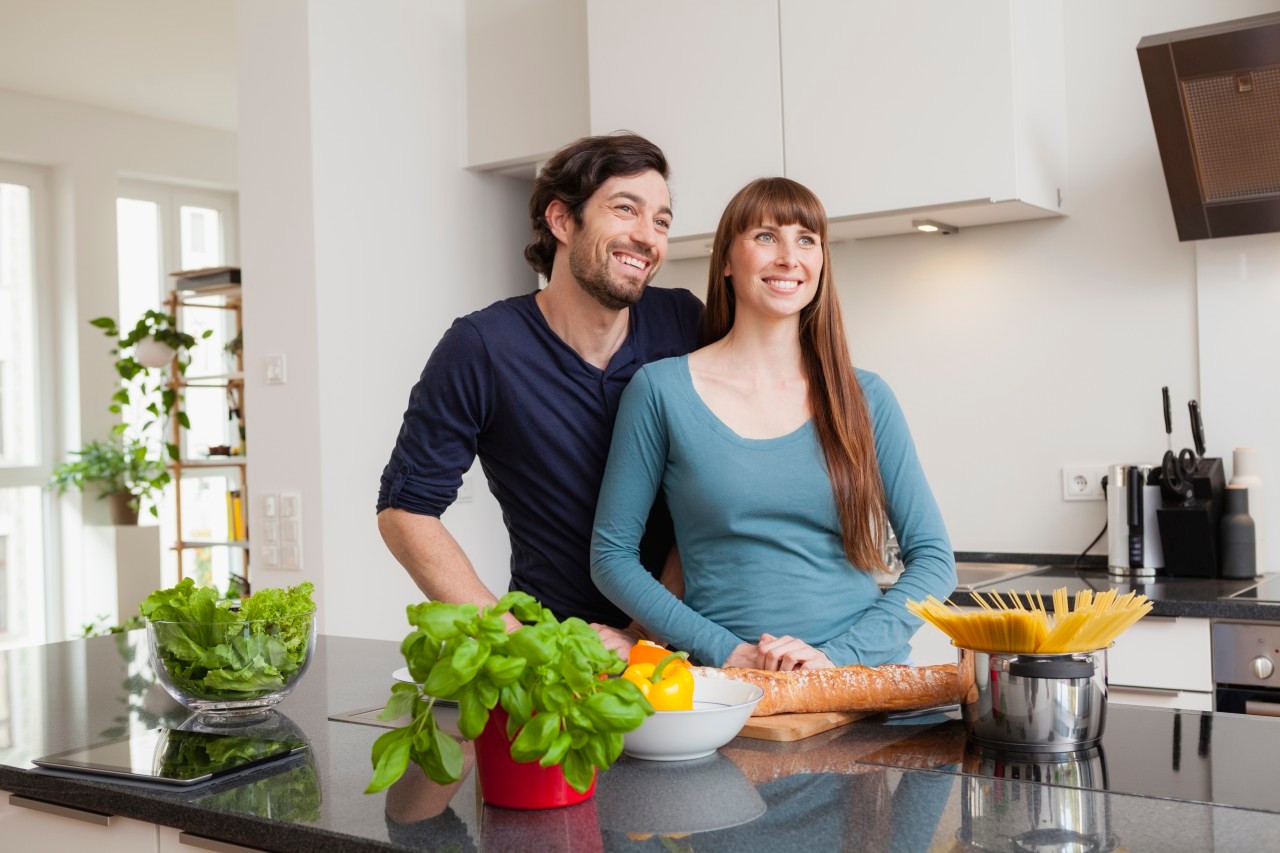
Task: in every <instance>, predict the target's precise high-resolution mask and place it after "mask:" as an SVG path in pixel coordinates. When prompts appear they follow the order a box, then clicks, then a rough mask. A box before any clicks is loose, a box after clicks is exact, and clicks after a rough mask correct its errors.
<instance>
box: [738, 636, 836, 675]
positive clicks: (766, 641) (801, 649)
mask: <svg viewBox="0 0 1280 853" xmlns="http://www.w3.org/2000/svg"><path fill="white" fill-rule="evenodd" d="M757 649H758V650H759V656H760V666H759V669H776V670H779V671H781V672H790V671H791V670H793V669H827V668H829V667H833V666H835V664H833V663H832V662H831V659H830V658H828V657H827V656H826V655H825V654H823V653H822V652H820V651H818V650H817V649H815V648H814V647H813V646H811V645H809V644H808V643H805V642H803V641H801V640H797V639H796V638H795V637H790V636H782V637H775V636H773V635H772V634H761V635H760V645H759V646H757Z"/></svg>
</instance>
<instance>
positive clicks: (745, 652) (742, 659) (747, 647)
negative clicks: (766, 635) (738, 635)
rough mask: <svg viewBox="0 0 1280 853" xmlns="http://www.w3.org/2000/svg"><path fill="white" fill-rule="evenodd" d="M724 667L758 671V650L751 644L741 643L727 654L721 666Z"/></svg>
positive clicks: (757, 647)
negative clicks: (738, 667)
mask: <svg viewBox="0 0 1280 853" xmlns="http://www.w3.org/2000/svg"><path fill="white" fill-rule="evenodd" d="M721 666H724V667H730V666H740V667H743V668H745V669H760V668H761V666H760V648H759V646H756V645H753V644H751V643H742V644H740V645H739V646H738V647H737V648H736V649H734V650H733V651H732V652H730V653H729V656H728V657H727V658H725V659H724V663H722V664H721Z"/></svg>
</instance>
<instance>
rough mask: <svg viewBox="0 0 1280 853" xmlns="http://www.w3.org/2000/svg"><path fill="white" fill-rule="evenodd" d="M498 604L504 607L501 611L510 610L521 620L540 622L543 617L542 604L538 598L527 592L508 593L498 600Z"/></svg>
mask: <svg viewBox="0 0 1280 853" xmlns="http://www.w3.org/2000/svg"><path fill="white" fill-rule="evenodd" d="M498 606H499V607H501V608H502V609H501V610H500V611H499V612H500V613H505V612H507V611H508V610H510V611H511V612H512V614H514V615H515V617H516V618H517V619H519V620H520V621H521V622H538V621H541V619H542V611H543V607H542V605H541V604H539V603H538V600H537V599H536V598H534V597H533V596H532V595H529V594H528V593H525V592H509V593H507V594H506V595H504V596H503V597H502V600H501V601H499V602H498Z"/></svg>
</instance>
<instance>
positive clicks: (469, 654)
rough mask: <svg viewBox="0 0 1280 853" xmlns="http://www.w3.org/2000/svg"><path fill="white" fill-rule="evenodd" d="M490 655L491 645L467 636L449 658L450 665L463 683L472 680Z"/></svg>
mask: <svg viewBox="0 0 1280 853" xmlns="http://www.w3.org/2000/svg"><path fill="white" fill-rule="evenodd" d="M488 657H489V647H488V646H487V645H485V644H484V643H481V642H480V641H479V640H477V639H474V638H473V637H467V638H466V639H465V640H463V641H462V642H461V643H459V644H458V647H457V648H456V649H455V650H454V652H453V655H452V656H451V657H450V658H449V666H450V667H452V668H453V671H454V672H455V673H457V675H458V680H459V681H461V682H462V683H463V684H466V683H467V682H469V681H471V679H473V678H475V677H476V673H477V672H479V671H480V667H482V666H484V662H485V661H486V660H487V659H488Z"/></svg>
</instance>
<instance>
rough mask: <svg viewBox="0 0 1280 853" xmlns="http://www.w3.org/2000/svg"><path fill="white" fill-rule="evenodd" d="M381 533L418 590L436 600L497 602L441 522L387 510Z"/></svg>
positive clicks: (380, 522) (380, 517)
mask: <svg viewBox="0 0 1280 853" xmlns="http://www.w3.org/2000/svg"><path fill="white" fill-rule="evenodd" d="M378 532H380V533H381V534H382V541H383V542H386V543H387V548H389V549H390V550H391V553H392V555H393V556H395V558H396V560H398V561H399V562H400V565H402V566H404V568H405V571H407V572H408V573H409V577H411V578H413V582H414V583H415V584H417V585H418V589H420V590H422V593H423V595H425V596H426V597H427V598H429V599H431V600H432V601H448V602H452V603H454V604H464V603H471V604H475V605H478V606H480V607H487V606H488V605H490V604H493V603H494V602H496V601H497V598H495V597H494V594H493V593H492V592H491V591H490V590H489V588H488V587H486V586H485V585H484V584H483V583H482V582H481V580H480V576H479V575H477V574H476V570H475V567H474V566H472V565H471V561H470V560H469V559H467V555H466V554H465V553H464V552H463V550H462V548H461V547H460V546H459V545H458V542H457V540H455V539H454V538H453V536H452V535H451V534H450V533H449V531H448V530H447V529H445V526H444V524H442V523H441V521H440V519H438V518H435V517H433V516H429V515H418V514H416V513H412V512H407V511H405V510H402V509H395V508H389V509H384V510H383V511H382V512H380V513H378Z"/></svg>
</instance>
